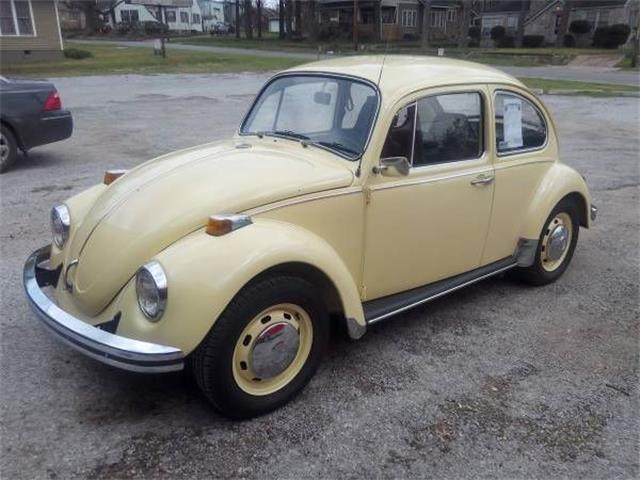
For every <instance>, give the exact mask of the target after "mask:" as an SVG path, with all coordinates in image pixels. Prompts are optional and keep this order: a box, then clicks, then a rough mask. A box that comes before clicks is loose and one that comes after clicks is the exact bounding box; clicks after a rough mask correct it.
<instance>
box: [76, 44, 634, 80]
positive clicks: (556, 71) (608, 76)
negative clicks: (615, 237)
mask: <svg viewBox="0 0 640 480" xmlns="http://www.w3.org/2000/svg"><path fill="white" fill-rule="evenodd" d="M70 42H75V43H90V44H103V43H106V44H111V45H120V46H127V47H140V46H146V47H148V48H153V41H151V40H147V41H142V42H134V41H130V42H127V41H101V40H70ZM167 47H168V48H169V49H175V50H191V51H198V52H211V53H219V54H227V55H228V54H235V55H251V56H262V57H287V58H298V59H301V60H309V61H314V60H318V59H321V58H331V57H332V56H331V55H319V54H316V53H308V52H281V51H271V50H259V49H246V48H233V47H212V46H206V45H184V44H179V43H169V44H167ZM495 68H498V69H500V70H504V71H505V72H507V73H510V74H511V75H514V76H517V77H536V78H548V79H560V80H578V81H583V82H602V83H613V84H618V85H640V75H639V74H638V72H632V71H625V70H617V69H612V68H599V67H570V66H548V67H508V66H504V65H501V66H496V67H495Z"/></svg>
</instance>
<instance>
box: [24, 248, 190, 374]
mask: <svg viewBox="0 0 640 480" xmlns="http://www.w3.org/2000/svg"><path fill="white" fill-rule="evenodd" d="M49 252H50V247H49V246H46V247H43V248H40V249H39V250H36V251H35V252H33V253H32V254H31V256H29V258H28V259H27V262H26V263H25V265H24V273H23V284H24V289H25V291H26V293H27V298H28V299H29V304H30V305H31V308H32V309H33V311H34V312H35V313H36V314H37V315H38V318H39V319H40V320H41V321H42V323H44V324H45V325H46V326H47V327H48V329H49V330H50V331H51V332H52V333H53V334H55V336H56V337H58V338H59V339H60V340H62V341H63V342H65V343H67V344H68V345H70V346H71V347H73V348H75V349H76V350H78V351H80V352H82V353H84V354H85V355H87V356H89V357H92V358H94V359H96V360H99V361H100V362H102V363H106V364H108V365H111V366H114V367H118V368H122V369H124V370H131V371H134V372H147V373H155V372H171V371H176V370H182V369H183V368H184V354H183V352H182V351H181V350H179V349H177V348H174V347H169V346H165V345H157V344H154V343H148V342H143V341H140V340H134V339H131V338H126V337H122V336H119V335H115V334H113V333H109V332H107V331H104V330H101V329H100V328H97V327H94V326H91V325H89V324H87V323H85V322H83V321H82V320H80V319H78V318H76V317H74V316H73V315H70V314H69V313H67V312H65V311H64V310H62V309H61V308H60V307H58V306H57V305H56V304H55V303H54V302H53V301H52V300H51V299H49V297H47V296H46V295H45V294H44V292H43V291H42V288H44V287H47V286H55V285H56V283H57V281H58V277H59V270H49V269H46V268H44V267H43V266H41V264H42V263H44V262H45V261H47V260H49Z"/></svg>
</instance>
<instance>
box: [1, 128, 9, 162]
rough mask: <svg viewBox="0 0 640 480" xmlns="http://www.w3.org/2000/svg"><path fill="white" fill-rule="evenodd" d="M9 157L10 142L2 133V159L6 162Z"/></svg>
mask: <svg viewBox="0 0 640 480" xmlns="http://www.w3.org/2000/svg"><path fill="white" fill-rule="evenodd" d="M7 158H9V142H8V141H7V137H5V136H4V134H1V133H0V161H2V162H4V161H5V160H6V159H7Z"/></svg>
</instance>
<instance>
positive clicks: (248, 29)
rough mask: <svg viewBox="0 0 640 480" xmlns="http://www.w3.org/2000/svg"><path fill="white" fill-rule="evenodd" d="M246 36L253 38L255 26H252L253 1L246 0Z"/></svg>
mask: <svg viewBox="0 0 640 480" xmlns="http://www.w3.org/2000/svg"><path fill="white" fill-rule="evenodd" d="M244 36H245V37H246V38H249V39H251V38H253V25H252V24H251V0H244Z"/></svg>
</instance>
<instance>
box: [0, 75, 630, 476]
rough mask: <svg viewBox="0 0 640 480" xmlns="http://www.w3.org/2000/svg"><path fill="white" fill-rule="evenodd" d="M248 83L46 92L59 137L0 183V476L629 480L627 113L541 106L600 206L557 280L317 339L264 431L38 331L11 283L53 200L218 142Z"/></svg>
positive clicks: (92, 85) (503, 284)
mask: <svg viewBox="0 0 640 480" xmlns="http://www.w3.org/2000/svg"><path fill="white" fill-rule="evenodd" d="M265 78H266V76H265V75H260V76H256V75H156V76H136V75H127V76H110V77H78V78H65V79H56V80H55V81H56V84H57V86H58V88H59V90H60V92H61V95H62V99H63V102H64V103H65V104H66V105H67V106H68V107H70V108H71V109H72V110H73V113H74V118H75V123H76V131H75V133H74V136H73V137H72V139H70V140H69V141H66V142H62V143H59V144H54V145H50V146H46V147H43V148H41V149H37V150H34V151H33V152H32V153H31V154H30V157H29V158H28V159H25V160H23V161H22V162H20V163H19V164H18V165H17V167H16V168H15V169H14V170H13V171H11V172H9V173H7V174H5V175H2V176H0V200H1V206H2V207H1V209H0V296H1V298H0V303H1V305H0V312H2V315H1V316H0V335H1V338H0V363H1V365H2V368H1V369H0V385H1V388H0V439H1V446H0V448H1V449H2V450H1V452H2V453H1V455H0V478H3V479H4V478H6V479H12V480H14V479H16V480H17V479H23V478H24V479H30V480H31V479H39V478H52V479H53V478H57V479H72V478H97V479H100V478H105V479H107V478H108V479H114V478H117V479H123V478H172V479H176V478H211V477H214V476H215V477H225V478H230V477H233V478H249V479H262V478H301V479H306V478H389V477H393V478H424V477H433V478H451V479H460V478H475V477H500V478H567V477H570V478H593V479H596V478H638V475H640V468H639V465H638V458H639V455H638V453H639V451H638V431H639V427H640V425H639V424H638V422H639V420H638V398H639V397H638V396H639V391H638V360H639V359H638V344H639V335H640V332H639V331H638V325H639V313H638V295H639V287H638V277H639V275H640V268H639V259H638V249H639V248H640V238H639V236H638V229H639V218H638V214H637V212H638V203H639V199H638V194H639V188H638V182H639V176H640V174H639V171H638V158H639V154H640V139H639V137H638V131H637V129H638V123H639V121H640V119H639V118H638V115H639V112H640V108H639V107H640V100H639V99H636V98H589V99H588V101H585V99H584V98H581V97H561V96H553V97H543V99H544V100H545V101H546V102H547V104H548V105H549V107H550V109H551V111H552V112H553V114H554V115H555V118H556V121H557V125H558V128H559V131H560V136H561V140H562V141H561V146H562V154H563V158H564V159H565V161H566V162H568V163H569V164H570V165H573V166H574V167H576V168H578V169H579V171H580V172H581V173H583V174H585V175H586V176H587V179H588V181H589V183H590V185H591V187H592V189H593V193H594V196H595V199H596V201H597V202H598V204H599V206H600V209H601V214H600V218H599V219H598V223H597V226H596V228H594V229H593V230H591V231H582V232H581V234H580V242H579V245H578V249H577V251H576V255H575V257H574V261H573V263H572V265H571V266H570V268H569V269H568V271H567V272H566V274H565V275H564V276H563V278H562V279H560V280H559V281H558V282H557V283H555V284H554V285H551V286H548V287H544V288H526V287H523V286H520V285H517V284H514V283H511V282H509V281H507V280H505V279H493V280H490V281H486V282H483V283H480V284H477V285H475V286H472V287H470V288H467V289H465V290H463V291H459V292H457V293H455V294H454V295H452V296H450V297H447V298H443V299H441V300H439V301H437V302H434V303H431V304H429V305H427V306H424V307H422V308H418V309H415V310H413V311H411V312H407V313H406V314H402V315H399V316H398V317H397V318H396V319H395V320H393V321H389V322H387V323H383V324H381V325H380V326H379V327H377V328H373V329H372V330H371V331H370V332H369V333H368V334H367V335H366V336H365V337H364V338H363V339H362V340H361V341H358V342H354V343H349V342H346V341H343V340H340V339H337V338H336V339H334V341H333V342H332V346H331V349H330V351H329V353H328V355H327V357H326V359H325V361H324V363H323V365H322V367H321V368H320V370H319V372H318V373H317V375H316V376H315V378H314V379H313V380H312V382H311V383H310V385H309V386H308V387H307V388H306V390H305V391H304V392H303V393H302V394H301V395H300V396H299V397H298V398H297V399H296V400H295V401H294V402H292V403H290V404H289V405H287V406H286V407H284V408H282V409H280V410H278V411H277V412H274V413H272V414H270V415H267V416H264V417H262V418H258V419H255V420H251V421H246V422H241V423H234V422H230V421H227V420H225V419H223V418H220V417H219V416H217V415H216V414H215V413H214V412H213V411H212V410H211V408H210V407H209V405H208V404H207V403H206V401H205V400H204V399H203V398H202V396H201V395H200V394H199V393H198V391H197V390H196V388H195V387H194V386H193V383H192V382H191V381H190V380H189V378H188V377H187V376H185V375H182V374H176V375H164V376H163V375H158V376H141V375H136V374H129V373H124V372H120V371H117V370H114V369H111V368H109V367H106V366H102V365H100V364H97V363H95V362H94V361H92V360H91V359H87V358H85V357H83V356H81V355H80V354H77V353H75V352H74V351H72V350H70V349H69V348H67V347H66V346H64V345H61V344H59V343H57V342H56V341H54V340H53V339H52V338H50V336H49V334H48V333H47V332H46V331H44V330H43V329H42V328H41V327H40V326H38V324H37V321H36V320H35V319H34V317H33V315H32V314H31V313H30V311H29V310H28V307H27V305H26V302H25V300H24V298H23V292H22V287H21V285H20V281H21V268H22V263H23V261H24V259H25V257H26V256H27V255H28V254H29V253H30V252H31V251H33V250H34V249H36V248H37V247H40V246H41V245H43V244H44V243H46V242H48V241H49V221H48V214H49V208H50V207H51V205H54V204H56V203H58V202H61V201H63V200H64V199H65V198H66V197H68V196H70V195H73V194H74V193H76V192H79V191H81V190H82V189H84V188H86V187H88V186H90V185H92V184H94V183H96V182H99V181H100V180H101V176H102V172H103V170H104V169H106V168H108V167H116V166H120V167H125V168H127V167H132V166H134V165H137V164H139V163H140V162H142V161H144V160H146V159H148V158H151V157H153V156H156V155H159V154H161V153H164V152H168V151H171V150H174V149H177V148H182V147H186V146H189V145H194V144H197V143H201V142H204V141H208V140H210V139H215V138H221V137H225V136H227V135H230V134H231V133H232V132H233V131H234V130H235V128H236V124H237V122H238V120H239V119H240V117H241V115H242V114H243V112H244V111H245V110H246V108H247V105H248V104H249V102H250V100H251V98H252V97H253V95H254V94H255V92H256V90H257V89H258V87H259V85H260V84H261V83H262V82H263V81H264V79H265ZM114 85H116V86H117V88H114Z"/></svg>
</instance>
